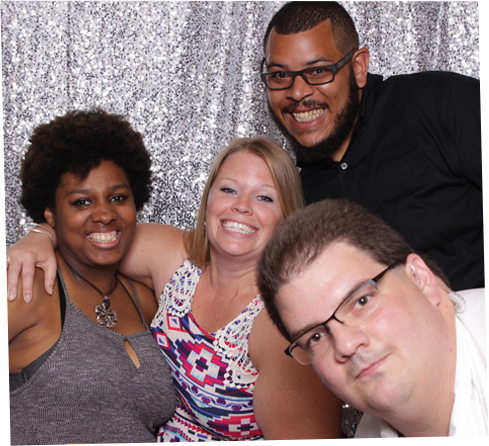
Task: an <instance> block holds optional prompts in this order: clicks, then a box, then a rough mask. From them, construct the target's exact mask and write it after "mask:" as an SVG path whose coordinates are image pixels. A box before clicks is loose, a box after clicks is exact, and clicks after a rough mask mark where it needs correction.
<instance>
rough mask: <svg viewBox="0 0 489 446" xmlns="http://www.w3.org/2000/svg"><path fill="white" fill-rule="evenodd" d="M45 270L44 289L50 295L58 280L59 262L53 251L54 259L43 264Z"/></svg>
mask: <svg viewBox="0 0 489 446" xmlns="http://www.w3.org/2000/svg"><path fill="white" fill-rule="evenodd" d="M41 268H42V269H43V270H44V289H45V290H46V293H48V294H49V295H50V296H52V295H53V289H54V282H55V281H56V272H57V263H56V258H55V256H54V253H53V260H52V261H50V262H46V264H45V265H44V266H41Z"/></svg>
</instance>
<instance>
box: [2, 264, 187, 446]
mask: <svg viewBox="0 0 489 446" xmlns="http://www.w3.org/2000/svg"><path fill="white" fill-rule="evenodd" d="M58 274H59V275H60V278H61V285H62V290H63V291H64V294H65V296H66V297H65V299H66V314H65V321H64V324H63V329H62V332H61V336H60V338H59V340H58V342H57V343H56V344H55V346H54V347H53V349H52V351H51V353H50V354H49V356H48V358H47V359H46V360H45V361H44V362H43V363H42V365H41V366H40V367H39V368H38V369H37V370H36V371H35V372H34V374H33V375H32V376H31V377H30V378H29V379H28V380H27V382H25V383H24V384H22V385H21V386H20V387H19V388H17V389H15V390H13V391H11V392H10V428H11V442H12V444H24V445H26V444H66V443H151V442H155V441H156V434H157V433H158V428H159V427H160V426H161V425H162V424H164V423H165V422H166V421H167V420H168V419H169V418H170V417H171V415H172V414H173V411H174V409H175V405H176V401H177V397H176V392H175V389H174V387H173V382H172V378H171V375H170V370H169V368H168V365H167V363H166V360H165V358H164V356H163V353H162V352H161V350H160V348H159V347H158V345H157V344H156V342H155V340H154V338H153V335H152V334H151V331H150V330H149V328H148V326H147V325H146V323H145V321H144V318H143V317H142V311H141V307H140V304H139V297H138V294H137V292H136V288H135V287H134V284H133V283H132V282H131V285H132V288H133V291H134V293H135V295H136V300H137V304H138V307H139V313H140V316H141V319H142V321H143V324H144V326H145V328H146V330H145V331H143V332H140V333H136V334H132V335H122V334H120V333H116V332H114V331H111V330H109V329H107V328H105V327H102V326H101V325H99V324H97V323H96V322H94V321H92V320H91V319H90V318H88V317H87V316H86V315H85V314H83V313H82V312H81V311H80V310H79V309H78V308H77V307H76V306H75V305H74V304H73V303H72V302H71V301H70V299H69V296H68V293H67V290H66V287H65V284H64V280H63V277H62V275H61V272H60V271H59V270H58ZM60 292H61V290H60ZM127 304H128V305H131V303H130V302H129V301H128V303H127ZM126 340H127V341H128V342H129V343H130V344H131V346H132V347H133V349H134V350H135V351H136V353H137V355H138V357H139V361H140V363H141V365H140V367H139V368H137V367H136V366H135V365H134V363H133V362H132V360H131V359H130V358H129V355H128V354H127V351H126V349H125V346H124V341H126Z"/></svg>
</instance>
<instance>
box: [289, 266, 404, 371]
mask: <svg viewBox="0 0 489 446" xmlns="http://www.w3.org/2000/svg"><path fill="white" fill-rule="evenodd" d="M396 266H397V265H391V266H389V267H387V268H386V269H384V270H383V271H382V272H381V273H380V274H378V275H377V276H375V277H374V278H373V279H370V280H368V281H367V282H365V283H364V284H363V285H361V286H359V287H358V288H357V289H356V290H355V291H354V292H353V293H351V294H349V295H348V296H347V297H346V298H345V299H344V300H343V301H342V302H341V303H340V305H338V307H337V308H336V310H335V311H334V313H333V315H332V316H331V317H330V318H329V319H327V320H326V321H324V322H323V323H321V324H318V325H316V326H315V327H313V328H311V329H310V330H308V331H306V332H305V333H303V334H302V335H300V336H299V337H298V338H297V339H296V340H295V341H294V342H292V344H290V345H289V347H288V348H287V349H286V350H285V353H286V354H287V355H289V356H292V357H293V358H294V359H295V360H296V361H297V362H299V363H301V364H304V365H306V364H310V363H311V362H313V361H314V360H315V359H317V358H319V357H320V356H321V355H323V354H324V353H326V351H327V350H328V349H329V348H330V347H331V344H332V338H331V332H330V330H329V328H328V323H329V322H330V321H331V320H332V319H334V320H336V321H338V322H339V323H340V324H342V325H347V326H350V327H358V326H360V325H361V324H362V323H363V322H365V321H366V320H367V319H369V318H370V317H371V316H372V315H373V314H374V313H375V312H376V311H377V310H378V309H379V308H380V306H381V305H382V301H383V297H382V294H381V293H379V291H378V289H377V284H378V282H379V280H380V279H382V277H384V275H385V273H386V272H387V271H389V270H390V269H392V268H394V267H396ZM297 347H299V348H297Z"/></svg>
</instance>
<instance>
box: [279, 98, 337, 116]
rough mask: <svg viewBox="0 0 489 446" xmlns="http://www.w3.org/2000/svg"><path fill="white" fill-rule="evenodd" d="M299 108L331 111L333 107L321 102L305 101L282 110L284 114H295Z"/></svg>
mask: <svg viewBox="0 0 489 446" xmlns="http://www.w3.org/2000/svg"><path fill="white" fill-rule="evenodd" d="M299 108H310V109H312V108H324V109H326V110H329V111H331V107H330V105H329V104H328V103H327V102H319V101H314V100H311V99H305V100H304V101H300V102H293V103H291V104H288V105H286V106H285V107H283V108H282V113H295V112H296V111H297V110H298V109H299Z"/></svg>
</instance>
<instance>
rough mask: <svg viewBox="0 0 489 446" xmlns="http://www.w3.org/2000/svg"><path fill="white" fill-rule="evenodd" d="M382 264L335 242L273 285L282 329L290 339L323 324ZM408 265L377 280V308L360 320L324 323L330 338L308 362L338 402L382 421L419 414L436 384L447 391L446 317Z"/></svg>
mask: <svg viewBox="0 0 489 446" xmlns="http://www.w3.org/2000/svg"><path fill="white" fill-rule="evenodd" d="M384 269H385V265H382V264H380V263H378V262H376V261H374V260H373V259H372V258H371V257H370V256H368V255H367V254H365V253H364V252H362V251H360V250H359V249H357V248H355V247H353V246H352V245H350V244H347V243H345V242H335V243H334V244H333V245H331V246H329V247H328V248H326V250H325V251H324V252H323V253H322V254H321V255H320V256H319V257H318V258H317V259H316V260H315V261H314V262H313V263H312V264H311V265H309V266H308V267H306V269H304V270H303V271H302V272H301V273H299V274H298V275H297V276H295V277H293V278H291V280H290V282H289V283H287V284H286V285H284V286H283V287H282V288H281V289H280V290H279V293H278V294H279V295H278V298H277V307H278V311H279V313H280V316H281V318H282V321H283V323H284V325H285V327H286V329H287V331H288V332H289V333H290V334H291V336H292V338H293V339H295V338H296V337H298V336H300V335H301V334H302V333H304V332H305V331H307V330H308V329H310V328H312V327H314V326H315V325H318V324H321V323H322V322H324V321H325V320H327V319H328V318H330V317H331V315H332V314H333V313H334V311H335V310H336V308H337V307H338V305H339V304H340V303H341V302H342V301H343V300H344V299H345V297H346V296H348V295H349V294H350V293H351V292H352V291H353V290H355V289H356V288H357V287H359V286H360V285H362V284H363V283H365V282H366V281H368V280H370V279H372V278H373V277H375V276H376V275H378V274H379V273H380V272H381V271H382V270H384ZM407 271H408V269H407V263H406V265H401V266H398V267H396V268H393V269H391V270H389V271H388V272H387V273H386V275H385V276H384V277H383V278H382V279H381V281H379V284H378V290H379V292H380V293H381V294H382V298H383V301H382V304H381V307H379V308H378V309H377V310H376V312H375V314H373V315H372V316H371V318H370V319H368V320H367V321H365V322H364V323H362V325H361V326H357V327H352V326H347V325H342V324H340V323H339V322H338V321H335V320H332V321H331V322H329V323H328V328H329V329H330V332H331V337H332V344H331V346H330V348H329V349H328V350H327V351H326V352H325V353H323V354H322V355H321V356H319V357H318V358H316V359H315V361H314V362H313V366H314V368H315V370H316V371H317V373H318V374H319V376H320V377H321V379H322V380H323V382H324V383H325V384H326V385H327V386H328V387H329V388H330V389H331V390H332V391H333V392H334V393H336V395H337V396H338V397H339V398H340V399H342V401H345V402H347V403H348V404H350V405H352V406H354V407H355V408H357V409H359V410H361V411H363V412H367V413H371V414H374V415H377V416H380V417H381V418H383V419H386V420H387V421H389V420H394V419H403V417H404V418H405V419H409V417H406V415H409V416H411V417H416V416H418V415H419V414H420V413H422V409H421V407H422V406H423V405H426V404H427V401H433V400H436V399H440V395H441V394H443V392H442V391H441V387H440V386H442V387H443V386H447V387H448V388H450V385H451V386H452V387H451V389H452V390H453V381H452V382H451V383H450V379H453V375H452V372H453V370H454V360H455V351H454V350H455V349H454V348H453V337H452V333H451V332H450V330H449V328H447V326H448V325H449V324H447V322H446V319H445V318H444V316H443V314H442V311H441V310H440V304H439V301H438V300H437V298H436V296H437V294H436V293H435V292H433V293H431V294H430V292H428V291H427V290H431V288H430V287H426V286H425V287H424V288H423V287H422V286H421V285H419V284H418V282H416V281H415V280H413V279H412V277H411V276H410V275H409V274H408V273H407ZM452 306H453V305H452ZM443 311H445V310H443ZM444 390H446V389H444ZM450 395H451V394H450V393H449V394H448V396H449V397H450ZM396 417H397V418H396Z"/></svg>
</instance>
